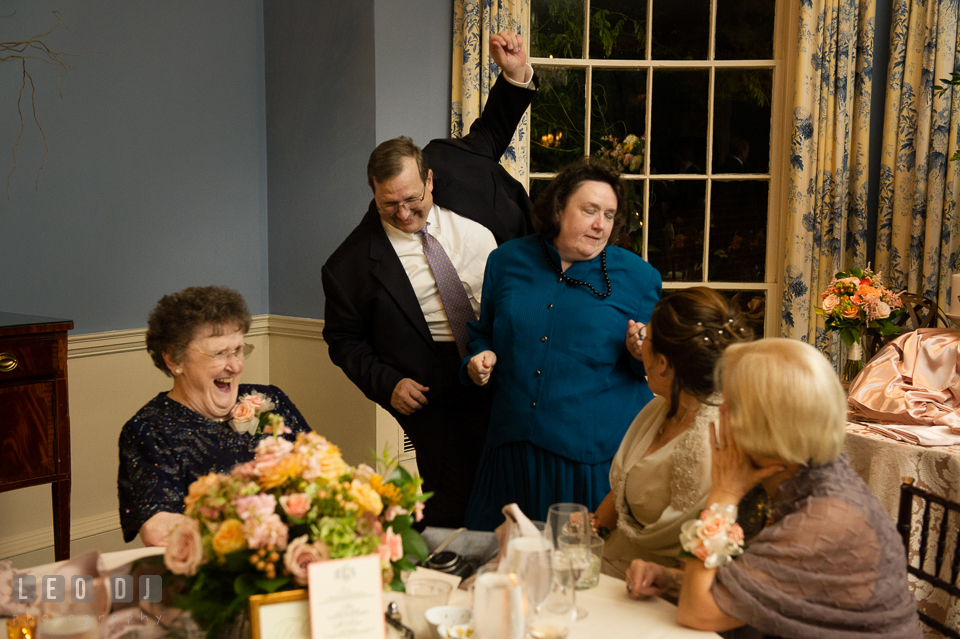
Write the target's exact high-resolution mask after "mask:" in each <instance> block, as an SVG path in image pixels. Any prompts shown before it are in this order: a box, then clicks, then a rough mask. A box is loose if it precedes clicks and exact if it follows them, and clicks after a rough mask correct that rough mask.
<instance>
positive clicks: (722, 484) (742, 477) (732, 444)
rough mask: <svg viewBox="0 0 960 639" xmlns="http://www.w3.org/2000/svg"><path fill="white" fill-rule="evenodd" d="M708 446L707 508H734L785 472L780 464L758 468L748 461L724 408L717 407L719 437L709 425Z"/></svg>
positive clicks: (724, 405) (725, 407)
mask: <svg viewBox="0 0 960 639" xmlns="http://www.w3.org/2000/svg"><path fill="white" fill-rule="evenodd" d="M710 445H711V448H712V449H713V464H712V468H711V479H712V483H711V487H710V496H709V497H708V498H707V503H708V504H713V503H718V502H719V503H724V504H734V505H736V504H738V503H740V500H741V499H743V497H744V495H746V494H747V493H748V492H750V490H752V489H753V487H754V486H756V485H757V484H759V483H760V482H761V481H763V480H764V479H766V478H767V477H769V476H771V475H774V474H776V473H778V472H780V471H782V470H784V469H785V468H786V467H785V466H784V465H782V464H772V465H764V466H757V465H756V464H754V463H753V461H751V459H750V457H748V456H747V454H746V453H745V452H743V449H742V448H740V444H738V443H737V440H736V439H735V438H734V437H733V432H732V429H731V428H730V416H729V414H728V413H727V405H726V404H723V405H721V406H720V428H719V434H718V432H717V428H716V424H711V428H710Z"/></svg>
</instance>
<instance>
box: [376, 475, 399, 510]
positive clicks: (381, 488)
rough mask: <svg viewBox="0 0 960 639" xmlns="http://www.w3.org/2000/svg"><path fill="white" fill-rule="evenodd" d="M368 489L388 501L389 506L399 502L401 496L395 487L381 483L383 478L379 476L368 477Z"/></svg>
mask: <svg viewBox="0 0 960 639" xmlns="http://www.w3.org/2000/svg"><path fill="white" fill-rule="evenodd" d="M370 487H371V488H373V489H374V490H375V491H377V494H378V495H380V496H381V497H383V498H384V499H386V500H388V501H389V502H390V503H391V504H397V503H399V502H400V498H401V497H402V494H401V493H400V489H399V488H397V487H396V486H395V485H393V484H390V483H387V484H384V483H383V478H382V477H381V476H380V475H372V476H371V477H370Z"/></svg>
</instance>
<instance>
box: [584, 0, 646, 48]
mask: <svg viewBox="0 0 960 639" xmlns="http://www.w3.org/2000/svg"><path fill="white" fill-rule="evenodd" d="M646 48H647V2H646V0H591V2H590V57H591V58H593V59H595V60H613V59H615V60H643V59H644V58H645V57H646Z"/></svg>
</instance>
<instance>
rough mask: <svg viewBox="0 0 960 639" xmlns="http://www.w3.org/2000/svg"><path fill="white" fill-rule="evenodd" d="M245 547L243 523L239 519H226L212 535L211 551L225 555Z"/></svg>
mask: <svg viewBox="0 0 960 639" xmlns="http://www.w3.org/2000/svg"><path fill="white" fill-rule="evenodd" d="M246 547H247V542H246V541H245V540H244V538H243V524H242V523H240V520H239V519H228V520H226V521H225V522H223V523H222V524H220V528H219V529H218V530H217V533H216V534H215V535H214V536H213V551H214V552H215V553H217V554H218V555H220V556H221V557H222V556H223V555H227V554H229V553H232V552H236V551H238V550H243V549H244V548H246Z"/></svg>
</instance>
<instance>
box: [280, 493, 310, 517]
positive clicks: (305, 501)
mask: <svg viewBox="0 0 960 639" xmlns="http://www.w3.org/2000/svg"><path fill="white" fill-rule="evenodd" d="M280 507H281V508H283V512H285V513H287V514H288V515H290V516H291V517H296V518H297V519H303V518H304V517H305V516H306V514H307V513H308V512H309V511H310V496H309V495H307V494H305V493H293V494H292V495H284V496H283V497H281V498H280Z"/></svg>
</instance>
